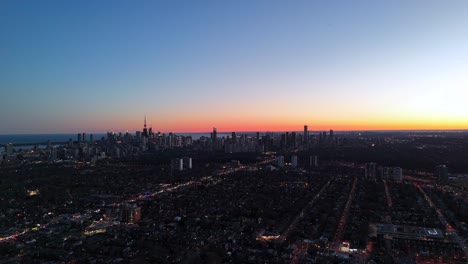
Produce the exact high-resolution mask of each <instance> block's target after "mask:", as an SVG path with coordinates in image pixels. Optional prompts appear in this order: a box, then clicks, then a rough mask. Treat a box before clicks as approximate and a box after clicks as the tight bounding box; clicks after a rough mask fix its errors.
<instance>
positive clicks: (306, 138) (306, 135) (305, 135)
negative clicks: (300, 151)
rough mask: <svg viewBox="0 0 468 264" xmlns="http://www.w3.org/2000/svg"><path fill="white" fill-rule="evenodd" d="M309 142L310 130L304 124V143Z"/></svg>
mask: <svg viewBox="0 0 468 264" xmlns="http://www.w3.org/2000/svg"><path fill="white" fill-rule="evenodd" d="M308 142H309V131H308V130H307V125H305V126H304V144H307V143H308Z"/></svg>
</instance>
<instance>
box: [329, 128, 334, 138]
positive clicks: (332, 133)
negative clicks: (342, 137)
mask: <svg viewBox="0 0 468 264" xmlns="http://www.w3.org/2000/svg"><path fill="white" fill-rule="evenodd" d="M334 134H335V133H334V132H333V129H330V139H333V136H334Z"/></svg>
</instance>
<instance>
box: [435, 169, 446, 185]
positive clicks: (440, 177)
mask: <svg viewBox="0 0 468 264" xmlns="http://www.w3.org/2000/svg"><path fill="white" fill-rule="evenodd" d="M434 174H435V175H434V176H435V177H436V179H437V182H438V183H447V181H448V167H447V166H445V165H439V166H437V167H436V168H435V173H434Z"/></svg>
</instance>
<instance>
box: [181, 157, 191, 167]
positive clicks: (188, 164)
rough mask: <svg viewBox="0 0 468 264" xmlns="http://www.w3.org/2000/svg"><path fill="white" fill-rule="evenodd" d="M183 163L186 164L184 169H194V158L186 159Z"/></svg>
mask: <svg viewBox="0 0 468 264" xmlns="http://www.w3.org/2000/svg"><path fill="white" fill-rule="evenodd" d="M183 162H184V169H189V170H191V169H192V158H190V157H185V158H184V160H183Z"/></svg>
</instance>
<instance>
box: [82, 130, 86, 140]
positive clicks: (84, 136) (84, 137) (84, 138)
mask: <svg viewBox="0 0 468 264" xmlns="http://www.w3.org/2000/svg"><path fill="white" fill-rule="evenodd" d="M82 140H83V142H86V133H84V132H83V138H82Z"/></svg>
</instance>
